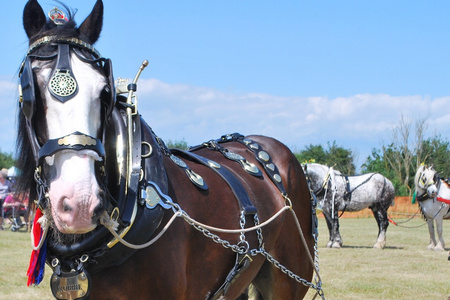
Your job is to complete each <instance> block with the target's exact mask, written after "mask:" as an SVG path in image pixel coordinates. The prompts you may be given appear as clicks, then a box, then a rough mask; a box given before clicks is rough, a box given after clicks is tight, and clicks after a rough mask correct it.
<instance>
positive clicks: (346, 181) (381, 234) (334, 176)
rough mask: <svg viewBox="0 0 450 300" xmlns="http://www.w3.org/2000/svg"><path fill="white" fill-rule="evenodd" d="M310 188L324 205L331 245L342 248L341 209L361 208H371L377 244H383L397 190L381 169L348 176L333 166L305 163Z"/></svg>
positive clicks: (380, 246)
mask: <svg viewBox="0 0 450 300" xmlns="http://www.w3.org/2000/svg"><path fill="white" fill-rule="evenodd" d="M304 169H305V173H306V174H307V176H308V177H309V180H310V185H311V189H312V191H313V192H314V194H315V195H316V197H317V201H318V203H319V205H321V206H322V209H323V214H324V216H325V219H326V222H327V226H328V230H329V232H330V240H329V241H328V243H327V247H329V248H331V247H332V248H340V247H341V246H342V238H341V235H340V233H339V211H341V212H345V211H360V210H362V209H364V208H367V207H368V208H370V209H371V210H372V212H373V215H374V216H375V220H377V223H378V228H379V231H378V238H377V242H376V243H375V245H374V246H373V247H374V248H384V246H385V244H386V230H387V227H388V225H389V221H388V216H387V210H388V208H389V206H390V205H392V204H393V201H394V196H395V190H394V186H393V185H392V183H391V182H390V181H389V179H387V178H386V177H384V176H383V175H381V174H379V173H368V174H363V175H358V176H346V175H343V174H342V173H341V172H340V171H338V170H334V169H333V168H332V167H328V166H325V165H321V164H317V163H311V164H306V165H304Z"/></svg>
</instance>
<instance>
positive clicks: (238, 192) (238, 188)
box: [171, 149, 257, 215]
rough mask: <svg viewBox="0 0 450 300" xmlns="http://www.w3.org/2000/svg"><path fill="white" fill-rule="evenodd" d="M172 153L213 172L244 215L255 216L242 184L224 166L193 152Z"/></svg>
mask: <svg viewBox="0 0 450 300" xmlns="http://www.w3.org/2000/svg"><path fill="white" fill-rule="evenodd" d="M171 152H172V153H177V154H180V155H183V156H185V157H188V158H190V159H191V160H193V161H195V162H197V163H200V164H202V165H204V166H207V167H209V168H210V169H211V170H213V171H214V172H215V173H216V174H217V175H219V176H220V177H221V178H222V179H223V180H224V181H225V182H226V183H227V185H228V186H229V187H230V189H231V190H232V191H233V194H234V196H235V197H236V199H237V200H238V203H239V206H240V209H241V211H242V210H243V211H244V214H246V215H248V214H256V212H257V210H256V207H255V206H254V205H253V204H252V202H251V200H250V197H249V196H248V193H247V191H246V189H245V187H244V186H243V185H242V183H241V182H240V181H239V180H238V179H237V178H236V176H235V175H234V174H233V173H232V172H231V171H230V170H228V169H227V168H226V167H225V166H222V165H220V164H218V163H217V162H215V161H212V160H210V159H207V158H205V157H203V156H200V155H197V154H195V153H193V152H188V151H184V150H180V149H171Z"/></svg>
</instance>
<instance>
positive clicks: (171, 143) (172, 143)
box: [166, 139, 189, 150]
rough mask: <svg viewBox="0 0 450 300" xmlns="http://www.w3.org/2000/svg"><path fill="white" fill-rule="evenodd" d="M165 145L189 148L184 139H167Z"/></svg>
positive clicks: (183, 148)
mask: <svg viewBox="0 0 450 300" xmlns="http://www.w3.org/2000/svg"><path fill="white" fill-rule="evenodd" d="M166 145H167V147H168V148H178V149H182V150H187V149H188V148H189V146H188V144H187V142H186V141H185V140H184V139H183V140H181V141H172V140H168V141H167V142H166Z"/></svg>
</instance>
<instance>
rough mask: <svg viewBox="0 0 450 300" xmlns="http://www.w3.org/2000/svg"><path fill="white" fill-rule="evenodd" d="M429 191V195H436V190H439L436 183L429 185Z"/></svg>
mask: <svg viewBox="0 0 450 300" xmlns="http://www.w3.org/2000/svg"><path fill="white" fill-rule="evenodd" d="M427 192H428V195H430V197H434V196H436V192H437V189H436V186H435V185H432V186H429V187H428V189H427Z"/></svg>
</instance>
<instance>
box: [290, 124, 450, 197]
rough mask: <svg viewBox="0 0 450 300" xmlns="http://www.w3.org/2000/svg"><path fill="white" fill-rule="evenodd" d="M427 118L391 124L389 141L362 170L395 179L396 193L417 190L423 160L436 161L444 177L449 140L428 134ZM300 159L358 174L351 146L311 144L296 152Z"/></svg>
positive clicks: (449, 169) (449, 161) (449, 165)
mask: <svg viewBox="0 0 450 300" xmlns="http://www.w3.org/2000/svg"><path fill="white" fill-rule="evenodd" d="M427 128H428V122H427V119H426V118H423V119H416V120H414V121H413V120H410V119H407V118H405V117H403V116H402V117H401V119H400V121H399V123H398V124H397V125H395V126H393V127H392V131H391V135H390V136H389V138H388V142H383V143H382V146H381V147H380V148H374V149H372V153H371V154H370V155H369V156H368V157H367V158H366V159H365V160H364V163H363V164H362V166H361V174H365V173H372V172H376V173H380V174H382V175H384V176H386V177H387V178H388V179H389V180H391V181H392V183H393V184H394V187H395V191H396V195H397V196H411V195H412V194H413V193H414V177H415V174H416V170H417V169H418V168H419V166H420V165H421V164H426V165H433V166H434V168H435V170H436V171H437V172H438V173H439V175H440V176H441V178H447V177H449V176H450V143H449V141H448V140H446V139H444V138H442V137H441V135H440V134H438V133H436V134H434V135H433V136H431V137H428V138H425V132H426V129H427ZM295 155H296V157H297V159H298V160H299V161H300V162H301V163H305V162H310V161H315V162H316V163H320V164H325V165H328V166H332V167H334V168H335V169H336V170H339V171H341V172H342V173H343V174H346V175H355V170H356V168H355V155H354V153H353V152H352V150H350V149H346V148H344V147H342V146H338V145H337V144H336V142H335V141H334V142H333V143H330V142H328V147H327V148H324V147H323V146H322V145H309V146H307V147H305V149H304V150H301V151H299V152H298V153H295Z"/></svg>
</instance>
